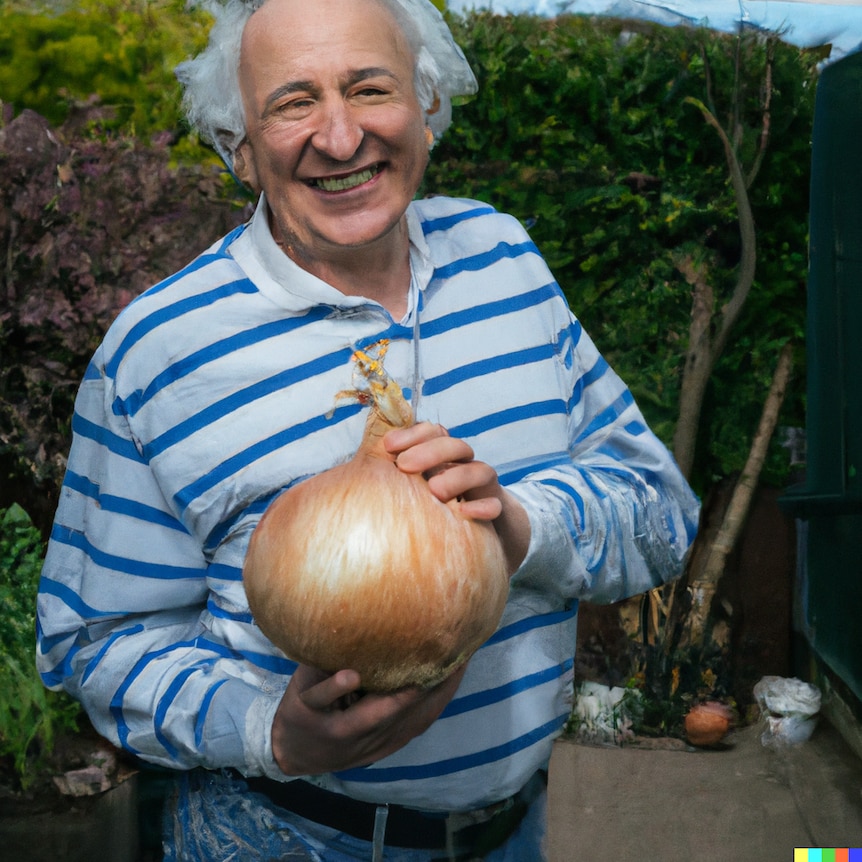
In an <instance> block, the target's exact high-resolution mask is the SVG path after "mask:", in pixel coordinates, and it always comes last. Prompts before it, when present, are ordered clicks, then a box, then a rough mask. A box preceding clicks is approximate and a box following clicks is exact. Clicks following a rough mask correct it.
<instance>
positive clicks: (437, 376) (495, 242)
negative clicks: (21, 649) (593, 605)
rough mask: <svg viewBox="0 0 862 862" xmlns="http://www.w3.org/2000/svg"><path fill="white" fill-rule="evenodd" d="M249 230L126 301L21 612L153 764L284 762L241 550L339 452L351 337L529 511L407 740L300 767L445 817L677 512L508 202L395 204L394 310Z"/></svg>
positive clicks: (516, 773) (672, 535) (675, 497)
mask: <svg viewBox="0 0 862 862" xmlns="http://www.w3.org/2000/svg"><path fill="white" fill-rule="evenodd" d="M265 207H266V204H265V201H263V200H262V201H261V203H260V204H259V206H258V210H257V212H256V214H255V216H254V217H253V218H252V219H251V221H250V222H249V223H248V224H247V225H243V226H241V227H240V228H237V229H236V230H235V231H233V232H232V233H230V234H229V235H228V236H226V237H224V238H223V239H222V240H220V241H219V242H217V243H215V244H214V245H213V246H212V247H211V248H209V249H208V250H207V251H206V252H205V253H204V254H202V255H201V256H200V257H198V258H197V259H196V260H194V261H193V262H192V263H191V264H189V265H188V266H187V267H186V268H185V269H183V270H182V271H180V272H179V273H177V274H175V275H174V276H172V277H170V278H168V279H166V280H165V281H163V282H161V283H160V284H158V285H156V286H155V287H153V288H151V289H150V290H149V291H147V292H146V293H144V294H142V295H141V296H139V297H138V298H137V299H136V300H135V301H134V302H132V303H131V304H130V305H129V306H128V307H127V308H126V309H125V310H124V311H123V313H122V314H121V315H120V316H119V317H118V319H117V320H116V322H115V324H114V325H113V326H112V327H111V329H110V330H109V332H108V334H107V335H106V337H105V339H104V342H103V343H102V345H101V347H100V348H99V350H98V351H97V353H96V355H95V356H94V358H93V360H92V363H91V364H90V366H89V368H88V370H87V372H86V375H85V379H84V381H83V382H82V385H81V388H80V392H79V395H78V399H77V402H76V408H75V414H74V418H73V435H74V439H73V444H72V449H71V453H70V456H69V464H68V471H67V475H66V478H65V482H64V485H63V489H62V494H61V499H60V503H59V507H58V511H57V516H56V520H55V523H54V527H53V531H52V536H51V541H50V543H49V549H48V554H47V558H46V561H45V566H44V571H43V576H42V581H41V586H40V595H39V603H38V663H39V668H40V671H41V674H42V678H43V680H44V682H45V684H46V685H47V686H49V687H51V688H55V689H59V688H65V689H66V690H68V691H69V692H71V693H72V694H73V695H74V696H75V697H77V698H79V699H80V700H81V701H82V703H83V704H84V705H85V707H86V709H87V711H88V713H89V715H90V717H91V719H92V721H93V723H94V725H95V726H96V728H97V729H98V730H99V731H100V732H101V733H102V734H103V735H105V736H106V737H107V738H109V739H111V740H112V741H113V742H115V743H116V744H118V745H120V746H123V747H125V748H126V749H128V750H129V751H131V752H133V753H135V754H137V755H138V756H140V757H141V758H143V759H144V760H147V761H151V762H154V763H157V764H161V765H165V766H169V767H174V768H180V769H187V768H192V767H194V766H205V767H210V768H217V767H225V766H231V767H235V768H237V769H239V770H240V771H241V772H244V773H246V774H249V775H260V774H264V775H269V776H270V777H274V778H278V777H281V778H284V776H283V775H281V773H280V772H279V770H278V768H277V766H276V765H275V763H274V760H273V756H272V750H271V745H270V727H271V723H272V719H273V716H274V714H275V711H276V708H277V706H278V703H279V700H280V697H281V695H282V693H283V691H284V689H285V686H286V684H287V682H288V680H289V677H290V674H291V673H292V671H293V669H294V667H295V665H294V664H293V663H292V662H291V661H290V660H288V659H287V658H285V656H284V655H283V654H282V653H281V652H279V650H278V649H276V648H275V647H274V646H273V645H272V644H271V643H270V642H269V641H268V640H267V639H266V638H265V637H264V636H263V634H262V633H261V632H260V630H259V629H258V628H257V627H256V625H255V623H254V620H253V619H252V617H251V614H250V612H249V608H248V603H247V600H246V596H245V592H244V589H243V583H242V564H243V559H244V555H245V550H246V547H247V544H248V541H249V538H250V534H251V532H252V530H253V529H254V526H255V525H256V524H257V522H258V521H259V519H260V517H261V515H262V513H263V511H264V509H265V508H266V506H267V504H268V503H269V502H270V501H271V500H272V499H273V497H274V496H275V495H276V494H277V493H278V492H279V491H281V490H283V489H284V488H287V487H289V486H290V485H291V484H293V483H295V482H299V481H301V480H302V479H303V478H306V477H307V476H309V475H313V474H315V473H318V472H320V471H322V470H325V469H327V468H329V467H331V466H332V465H334V464H335V463H337V462H341V461H344V460H346V459H347V458H349V457H350V456H351V455H352V454H353V453H354V452H355V450H356V448H357V446H358V443H359V440H360V439H361V436H362V431H363V426H364V422H365V411H366V410H367V408H365V407H362V406H360V405H359V404H354V403H342V402H338V403H337V404H336V403H335V401H334V396H335V393H338V392H339V391H341V390H345V389H350V388H351V387H352V373H353V369H352V363H351V354H352V352H353V350H354V349H355V348H357V347H360V348H361V347H364V346H367V345H370V344H371V343H373V342H375V341H377V340H379V339H381V338H388V339H391V346H390V349H389V352H388V354H387V356H386V368H387V371H388V372H389V373H390V375H391V376H392V377H394V378H395V379H396V380H397V381H398V382H399V383H400V384H401V386H402V388H403V390H404V392H405V395H406V396H407V397H408V398H409V399H410V400H411V401H412V403H413V405H414V407H415V409H416V412H417V416H418V418H420V419H427V420H430V421H433V422H439V423H441V424H443V425H445V426H446V427H447V428H448V429H449V432H450V433H451V434H452V435H453V436H458V437H462V438H464V439H465V440H467V441H468V442H469V443H470V445H471V446H472V447H473V449H474V450H475V453H476V458H477V459H479V460H482V461H486V462H488V463H490V464H492V465H493V466H494V467H495V469H496V470H497V472H498V474H499V476H500V479H501V481H502V483H503V484H504V485H506V486H507V488H508V489H509V490H510V491H511V492H512V493H513V494H515V495H516V496H517V498H518V499H519V500H520V502H521V503H522V504H523V505H524V507H525V508H526V510H527V513H528V515H529V519H530V525H531V528H532V535H531V541H530V547H529V550H528V553H527V557H526V559H525V560H524V562H523V564H522V566H521V567H520V569H519V570H518V572H516V574H515V575H514V576H513V578H512V581H511V589H510V596H509V600H508V603H507V606H506V610H505V612H504V615H503V618H502V621H501V623H500V626H499V628H498V630H497V632H496V633H495V634H494V635H493V636H492V637H491V638H490V640H488V642H487V643H486V644H484V645H483V646H482V648H480V650H479V651H478V652H477V653H476V654H475V656H474V657H473V659H472V660H471V662H470V664H469V667H468V670H467V673H466V674H465V676H464V679H463V681H462V683H461V686H460V688H459V690H458V693H457V694H456V696H455V697H454V699H453V700H452V701H451V702H450V704H449V705H448V707H447V708H446V710H445V711H444V713H443V714H442V715H441V716H440V718H439V719H438V720H437V721H436V722H435V723H434V724H433V725H432V726H431V727H430V728H429V729H428V730H427V731H426V732H425V733H424V734H422V735H421V736H419V737H417V738H416V739H414V740H412V741H411V742H410V743H408V744H407V745H406V746H405V747H404V748H402V749H401V750H399V751H398V752H396V753H395V754H393V755H391V756H389V757H387V758H385V759H383V760H381V761H379V762H377V763H375V764H374V765H372V766H370V767H365V768H360V769H350V770H346V771H344V772H340V773H337V774H332V775H326V776H319V777H317V778H316V780H317V781H319V782H320V783H321V784H323V785H325V786H327V787H329V788H330V789H332V790H337V791H341V792H344V793H348V794H350V795H351V796H354V797H357V798H360V799H365V800H369V801H389V800H392V801H398V802H400V803H401V804H404V805H411V806H415V807H419V808H427V809H440V808H446V809H450V810H458V809H469V808H476V807H480V806H483V805H487V804H489V803H491V802H493V801H495V800H497V799H501V798H503V797H505V796H507V795H509V794H511V793H513V792H515V791H516V790H517V789H518V788H519V787H521V786H522V785H523V783H524V782H525V781H526V780H527V778H528V777H529V776H530V775H531V774H532V773H533V772H534V771H535V769H536V768H537V767H539V766H541V765H543V764H544V763H545V762H546V761H547V760H548V758H549V755H550V750H551V745H552V742H553V739H554V738H555V737H556V736H557V735H558V734H559V732H560V730H561V728H562V726H563V724H564V723H565V721H566V719H567V717H568V715H569V711H570V708H571V697H572V678H573V656H574V648H575V627H576V616H577V607H578V600H579V599H581V598H585V599H590V600H592V601H596V602H607V601H616V600H619V599H622V598H624V597H626V596H629V595H633V594H636V593H639V592H643V591H645V590H648V589H650V588H652V587H653V586H656V585H658V584H659V583H661V582H663V581H666V580H668V579H670V578H673V577H675V576H677V575H679V574H680V572H681V570H682V566H683V562H684V558H685V556H686V553H687V550H688V548H689V546H690V544H691V541H692V539H693V537H694V534H695V530H696V525H697V518H698V502H697V500H696V498H695V497H694V495H693V494H692V492H691V490H690V489H689V487H688V486H687V484H686V483H685V481H684V480H683V478H682V476H681V475H680V473H679V472H678V470H677V468H676V466H675V465H674V463H673V461H672V459H671V457H670V456H669V454H668V452H667V450H666V448H665V447H664V446H663V445H662V444H661V443H660V442H659V441H658V439H657V438H656V437H655V436H654V435H653V434H652V433H651V432H650V431H649V429H648V428H647V427H646V425H645V423H644V420H643V417H642V415H641V413H640V412H639V411H638V408H637V406H636V405H635V404H634V402H633V399H632V397H631V394H630V393H629V391H628V389H627V388H626V387H625V385H624V384H623V383H622V382H621V381H620V379H619V378H618V377H617V375H616V374H615V373H614V372H613V371H612V370H611V368H609V366H608V365H607V363H606V362H605V361H604V360H603V359H602V357H601V356H600V354H599V353H598V352H597V350H596V348H595V347H594V345H593V343H592V342H591V341H590V339H589V337H588V336H587V334H586V333H585V332H584V331H583V330H582V328H581V326H580V324H579V323H578V321H577V320H576V318H574V317H573V316H572V314H571V312H570V311H569V308H568V304H567V302H566V300H565V298H564V297H563V295H562V293H561V291H560V289H559V287H558V285H557V284H556V283H555V281H554V279H553V276H552V275H551V273H550V272H549V270H548V268H547V266H546V264H545V263H544V261H543V259H542V257H541V256H540V254H539V252H538V250H537V249H536V247H535V245H534V244H533V242H532V241H531V240H530V238H529V237H528V235H527V234H526V232H525V231H524V230H523V228H522V227H521V226H520V224H519V223H518V222H517V221H516V220H515V219H513V218H511V217H509V216H506V215H502V214H500V213H497V212H495V211H494V210H493V209H492V208H491V207H489V206H487V205H485V204H480V203H477V202H475V201H466V200H455V199H451V198H444V197H437V198H431V199H427V200H422V201H416V202H414V203H413V204H411V206H410V208H409V210H408V225H409V233H410V240H411V244H410V255H411V270H412V275H413V278H412V284H411V287H410V294H409V306H408V311H407V314H406V315H405V317H404V318H403V319H402V320H399V321H394V320H393V319H392V318H391V316H390V315H389V313H388V312H387V311H386V310H385V309H384V308H383V307H382V306H380V305H378V304H377V303H374V302H370V301H369V300H367V299H364V298H362V297H352V296H345V295H343V294H342V293H340V292H339V291H337V290H335V289H334V288H333V287H331V286H330V285H328V284H326V283H324V282H323V281H321V280H319V279H317V278H315V277H314V276H312V275H310V274H309V273H307V272H305V271H303V270H301V269H300V268H299V267H297V266H296V265H295V264H293V263H292V261H290V259H289V258H287V256H285V255H284V254H283V253H282V252H281V251H280V249H279V248H278V247H277V246H276V244H275V242H274V241H273V238H272V236H271V234H270V232H269V229H268V227H267V219H266V209H265Z"/></svg>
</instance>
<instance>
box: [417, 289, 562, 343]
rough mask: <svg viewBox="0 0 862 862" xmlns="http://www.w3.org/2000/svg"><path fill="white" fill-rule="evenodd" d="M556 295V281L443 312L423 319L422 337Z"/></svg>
mask: <svg viewBox="0 0 862 862" xmlns="http://www.w3.org/2000/svg"><path fill="white" fill-rule="evenodd" d="M558 295H559V287H558V286H557V284H556V282H549V283H548V284H545V285H542V286H541V287H537V288H536V289H535V290H529V291H527V292H526V293H520V294H517V295H516V296H509V297H504V298H503V299H495V300H492V301H491V302H484V303H480V304H477V305H471V306H470V307H469V308H464V309H462V310H461V311H455V312H452V313H451V314H444V315H443V316H442V317H438V318H437V319H436V320H429V321H427V322H426V321H423V322H422V337H423V338H429V337H433V336H435V335H442V334H443V333H445V332H449V331H450V330H452V329H458V328H459V327H462V326H466V325H468V324H470V323H476V322H485V321H486V320H490V319H492V318H495V317H502V316H504V315H506V314H512V313H514V312H517V311H523V310H524V309H526V308H533V307H535V306H538V305H541V304H542V303H543V302H547V301H549V300H552V299H555V298H556V297H557V296H558Z"/></svg>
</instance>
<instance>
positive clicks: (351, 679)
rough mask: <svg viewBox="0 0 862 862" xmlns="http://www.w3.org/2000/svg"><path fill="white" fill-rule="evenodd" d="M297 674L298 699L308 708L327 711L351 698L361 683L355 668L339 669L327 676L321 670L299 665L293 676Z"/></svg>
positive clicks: (339, 706) (340, 705)
mask: <svg viewBox="0 0 862 862" xmlns="http://www.w3.org/2000/svg"><path fill="white" fill-rule="evenodd" d="M297 675H298V676H299V679H298V680H297V685H298V686H299V688H300V695H299V697H300V700H302V702H303V704H304V705H305V706H306V707H308V709H312V710H319V711H322V712H329V711H331V710H333V709H336V708H341V707H343V705H344V703H345V701H347V702H349V701H350V700H352V698H351V697H350V696H351V695H353V694H355V693H357V692H358V691H359V688H360V686H361V684H362V681H361V679H360V678H359V674H358V673H357V672H356V671H355V670H340V671H338V672H337V673H334V674H332V676H328V675H326V674H324V673H322V672H321V671H317V670H314V669H312V668H309V667H306V666H305V665H300V666H299V667H298V668H297V671H296V673H295V674H294V676H297Z"/></svg>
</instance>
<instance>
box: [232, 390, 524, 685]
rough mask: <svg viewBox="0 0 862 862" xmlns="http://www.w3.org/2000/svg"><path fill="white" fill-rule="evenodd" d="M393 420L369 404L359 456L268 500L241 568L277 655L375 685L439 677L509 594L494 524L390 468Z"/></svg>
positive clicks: (484, 632) (481, 635)
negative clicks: (346, 671) (348, 672)
mask: <svg viewBox="0 0 862 862" xmlns="http://www.w3.org/2000/svg"><path fill="white" fill-rule="evenodd" d="M387 379H388V378H387ZM390 383H391V385H392V386H395V387H396V388H397V384H394V383H392V382H391V381H390ZM391 394H392V393H391V390H390V392H388V393H387V396H388V397H391ZM397 396H398V397H400V390H398V392H397ZM402 400H403V399H402ZM405 407H406V403H405ZM388 413H389V415H390V416H391V415H392V414H391V411H388ZM406 415H409V408H407V410H406ZM399 424H400V423H399ZM405 424H409V422H407V423H405ZM392 427H397V424H395V423H394V422H393V421H392V420H391V419H389V418H386V417H385V416H384V415H383V413H382V412H381V410H380V409H378V406H377V402H376V401H375V404H374V405H373V406H372V409H371V413H370V415H369V418H368V422H367V424H366V429H365V435H364V437H363V441H362V443H361V445H360V447H359V451H358V452H357V453H356V455H355V456H354V457H353V458H352V459H351V460H350V461H349V462H348V463H346V464H341V465H338V466H336V467H333V468H332V469H330V470H327V471H325V472H324V473H320V474H319V475H317V476H314V477H312V478H310V479H307V480H306V481H304V482H301V483H300V484H298V485H295V486H293V487H292V488H290V489H288V490H287V491H285V492H284V493H283V494H281V495H280V496H279V497H278V498H276V499H275V500H274V501H273V502H272V503H271V504H270V506H269V508H268V509H267V511H266V512H265V513H264V516H263V518H262V519H261V521H260V523H259V524H258V526H257V527H256V528H255V531H254V533H253V535H252V539H251V543H250V545H249V550H248V554H247V557H246V561H245V565H244V568H243V579H244V581H245V588H246V593H247V595H248V601H249V606H250V608H251V611H252V613H253V615H254V618H255V621H256V622H257V624H258V625H259V626H260V628H261V630H262V631H263V633H264V634H265V635H266V636H267V637H268V638H269V639H270V640H271V641H272V642H273V643H274V644H275V645H276V646H278V647H279V648H280V649H281V650H282V651H283V652H284V653H285V655H287V656H288V657H289V658H291V659H293V660H295V661H297V662H300V663H302V664H307V665H310V666H312V667H315V668H318V669H320V670H323V671H326V672H329V673H334V672H336V671H338V670H341V669H343V668H351V669H353V670H356V671H358V673H359V674H360V677H361V680H362V688H363V689H365V690H366V691H375V692H391V691H396V690H398V689H401V688H404V687H408V686H415V687H420V688H429V687H431V686H434V685H436V684H437V683H439V682H441V681H442V680H443V679H445V678H446V677H447V676H449V675H450V674H451V673H452V672H454V671H455V670H456V669H457V668H458V667H459V666H461V665H462V664H463V663H464V662H466V661H467V660H468V659H469V657H470V656H471V655H472V654H473V653H474V652H475V651H476V650H477V649H478V648H479V647H480V646H481V645H482V643H484V642H485V641H486V640H487V639H488V638H489V637H490V636H491V634H493V632H494V631H495V630H496V627H497V625H498V623H499V620H500V617H501V615H502V612H503V608H504V607H505V604H506V599H507V596H508V572H507V568H506V561H505V558H504V555H503V550H502V546H501V544H500V540H499V538H498V536H497V533H496V531H495V529H494V527H493V525H492V524H490V523H488V522H481V521H474V520H471V519H469V518H466V517H464V516H463V515H461V513H460V511H459V508H458V503H457V502H456V501H451V502H449V503H443V502H441V501H440V500H438V499H437V498H436V497H435V496H434V495H433V494H432V493H431V491H430V489H429V488H428V483H427V481H426V480H425V478H424V477H423V476H421V475H414V474H407V473H404V472H402V471H401V470H399V469H398V467H397V466H396V465H395V457H394V456H393V455H390V454H389V453H387V452H386V451H385V450H384V448H383V444H382V437H383V434H384V433H385V432H386V431H387V430H389V429H390V428H392Z"/></svg>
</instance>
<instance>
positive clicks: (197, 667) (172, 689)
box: [153, 660, 212, 758]
mask: <svg viewBox="0 0 862 862" xmlns="http://www.w3.org/2000/svg"><path fill="white" fill-rule="evenodd" d="M211 665H212V661H211V660H210V661H202V662H198V663H196V664H194V665H192V666H191V667H187V668H184V669H183V670H181V671H180V672H179V673H178V674H177V675H176V676H175V677H174V678H173V679H172V680H171V684H170V685H169V686H168V688H167V690H166V691H165V693H164V694H163V695H162V696H161V697H160V698H159V700H158V702H157V704H156V711H155V713H154V714H153V718H154V720H155V728H156V739H157V740H158V741H159V742H160V743H161V744H162V747H163V748H164V749H165V751H166V752H167V753H168V754H169V755H170V756H171V757H174V758H175V757H176V756H177V754H179V750H178V749H177V747H176V746H175V745H174V744H173V743H172V742H171V741H170V740H169V739H168V737H167V736H166V735H165V733H164V731H163V730H162V727H163V726H164V722H165V719H166V718H167V714H168V710H169V709H170V708H171V706H172V705H173V702H174V698H175V697H176V696H177V695H178V694H179V693H180V691H181V690H182V687H183V686H184V685H185V684H186V680H187V679H188V678H189V677H190V676H193V675H194V674H196V673H198V672H199V671H204V672H206V668H207V667H209V666H211Z"/></svg>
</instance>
